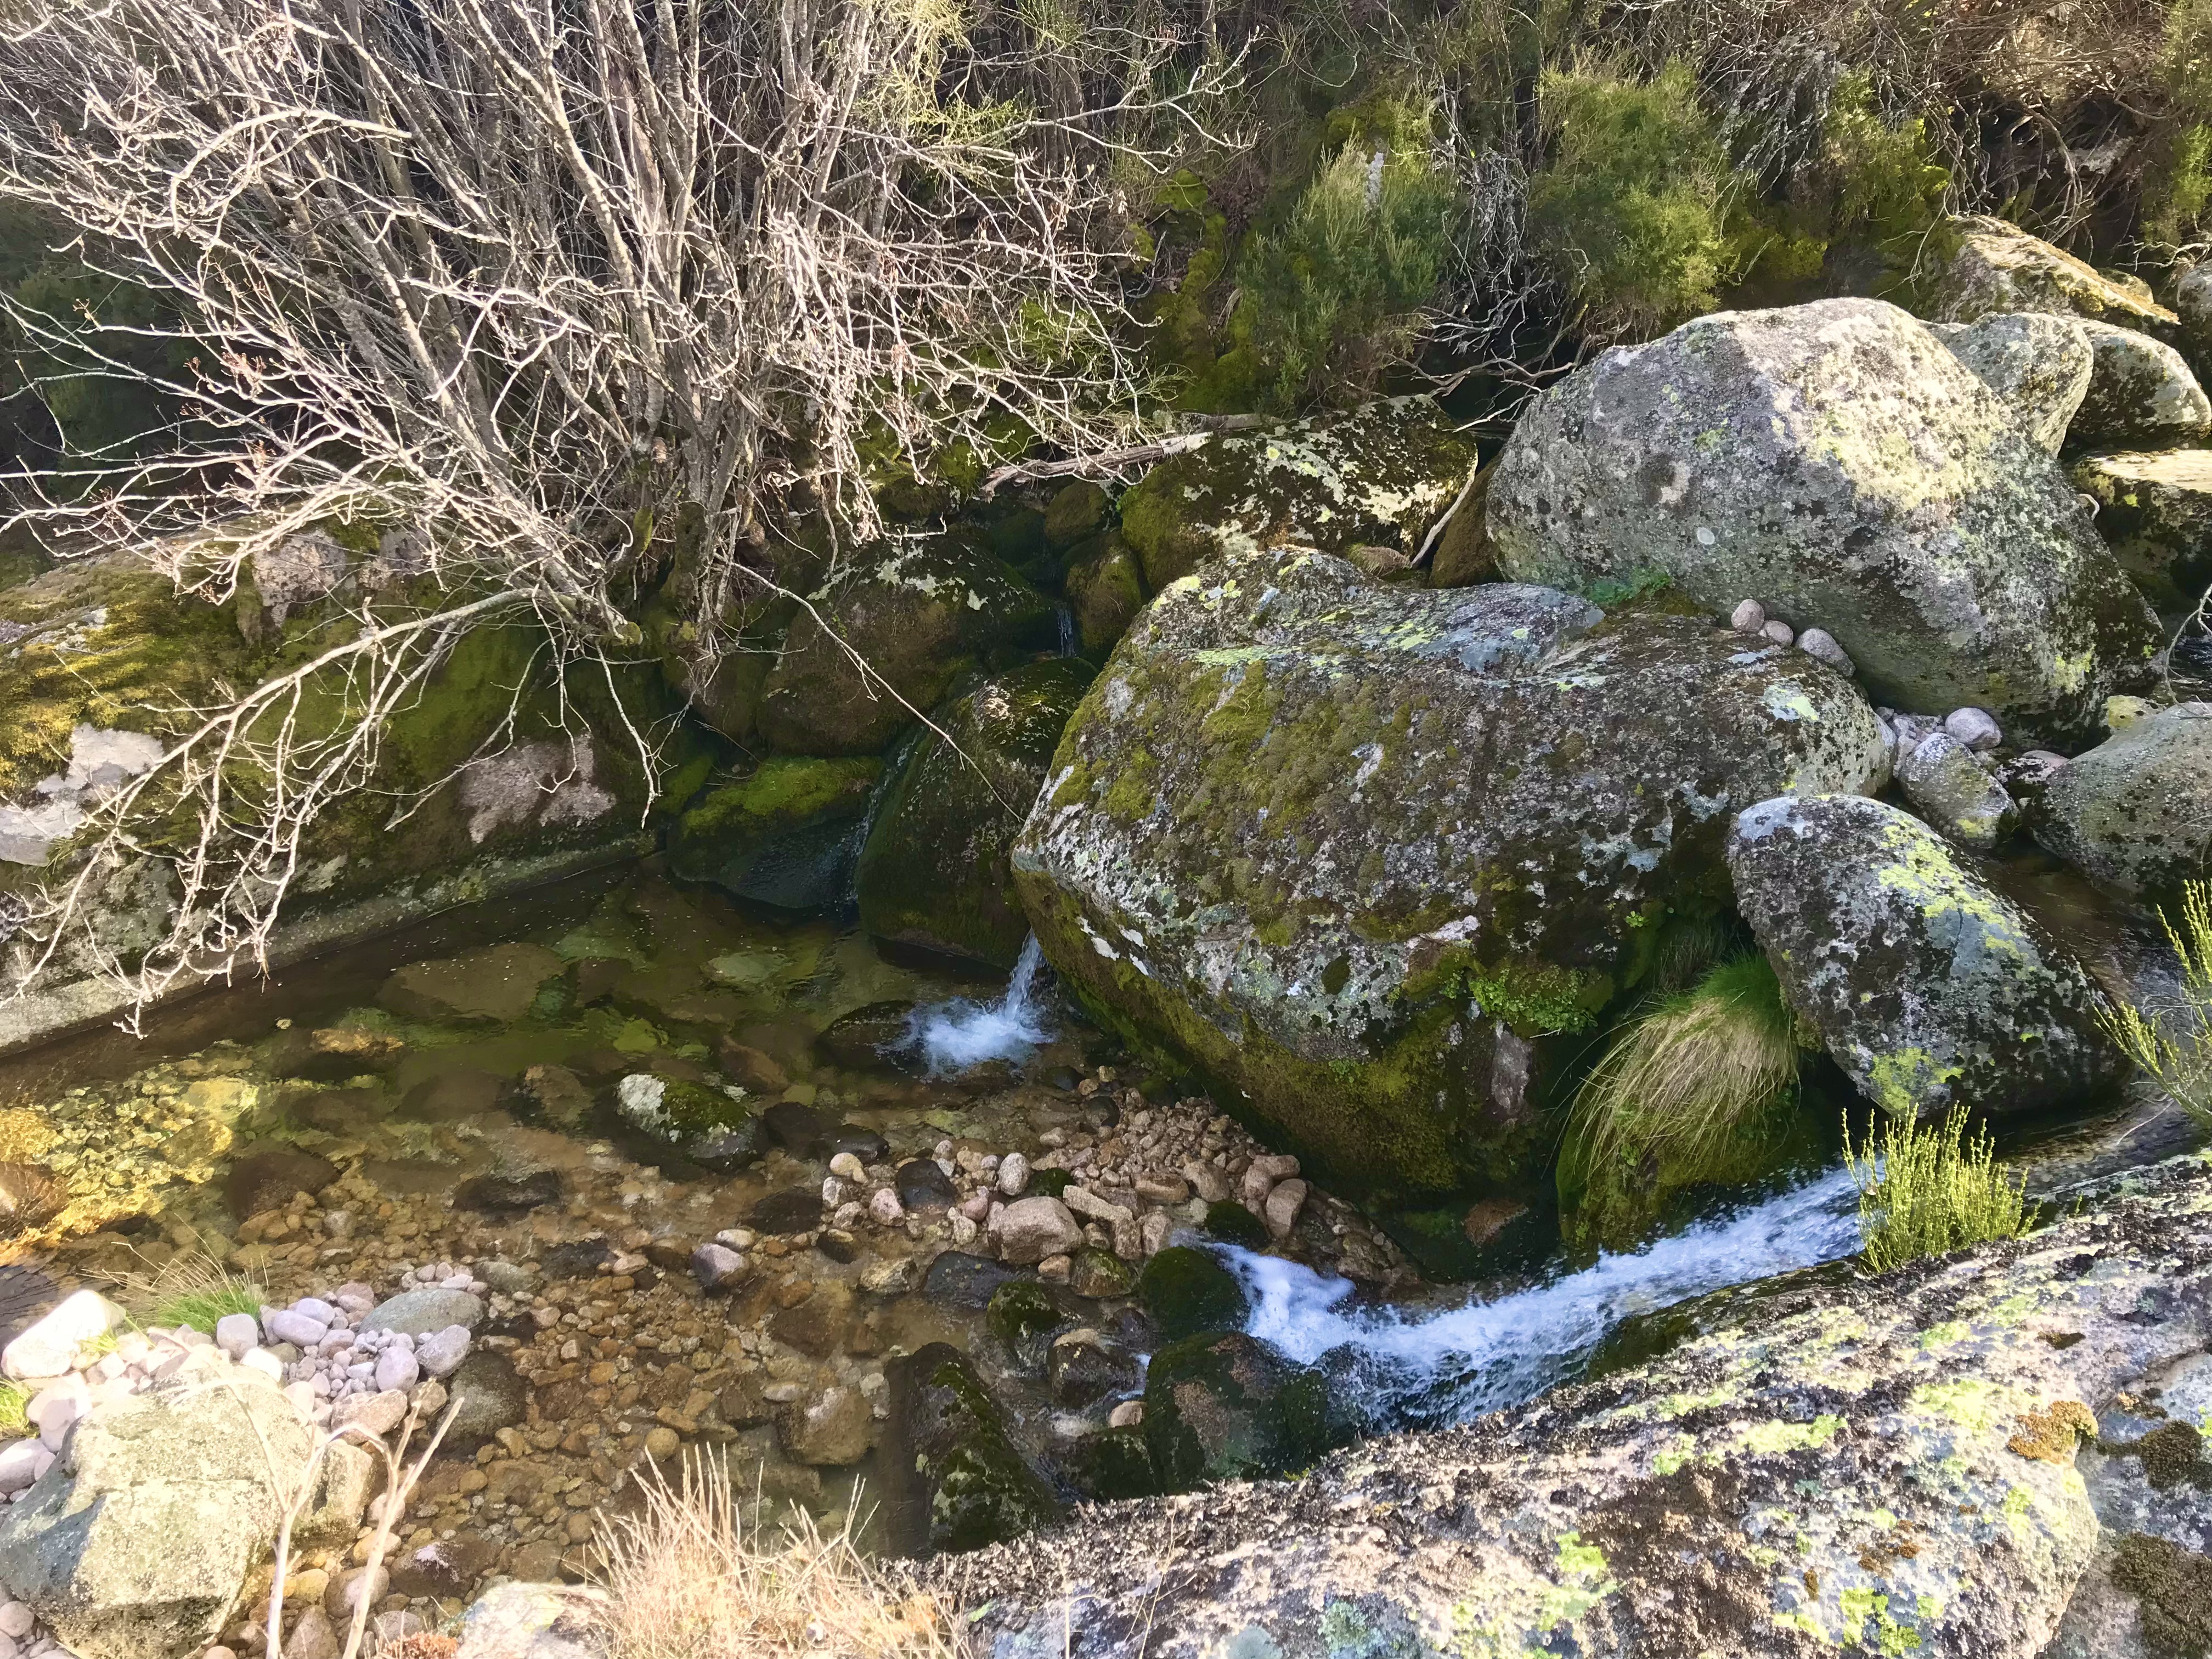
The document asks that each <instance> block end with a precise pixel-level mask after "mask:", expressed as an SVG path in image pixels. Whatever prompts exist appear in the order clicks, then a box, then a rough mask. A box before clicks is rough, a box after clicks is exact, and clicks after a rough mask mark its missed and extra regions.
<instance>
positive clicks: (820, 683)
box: [759, 532, 1058, 755]
mask: <svg viewBox="0 0 2212 1659" xmlns="http://www.w3.org/2000/svg"><path fill="white" fill-rule="evenodd" d="M809 604H810V605H811V607H812V608H811V610H809V611H805V612H804V613H802V614H801V615H800V616H799V617H798V619H797V620H796V621H794V622H793V623H792V625H791V631H790V633H789V634H788V635H786V636H785V639H784V643H783V648H782V650H781V652H780V653H778V654H777V657H776V659H775V668H774V669H772V670H771V671H769V676H768V679H767V681H766V683H765V684H763V687H762V690H761V701H760V713H759V723H760V731H761V735H762V736H763V737H764V738H767V739H768V741H769V743H771V744H774V745H775V747H776V748H778V749H780V750H783V751H784V752H785V753H786V754H793V755H868V754H873V753H875V752H876V751H878V750H881V749H882V748H884V746H885V745H886V744H889V743H890V741H891V739H892V738H896V737H897V736H898V735H899V733H901V732H904V731H906V730H908V728H909V727H911V726H914V725H915V723H916V722H917V721H918V720H919V719H920V714H921V711H926V710H927V709H928V708H932V707H933V706H934V705H935V704H936V703H937V702H938V701H939V699H941V698H942V697H943V696H945V693H946V691H948V690H951V685H952V683H953V681H954V680H955V679H957V678H959V676H960V675H961V674H962V673H963V672H965V671H970V670H972V669H975V668H976V667H979V666H987V665H994V664H992V663H991V662H990V660H989V659H990V658H991V656H992V653H994V652H999V651H1005V650H1016V649H1020V648H1023V647H1031V648H1037V649H1043V648H1047V647H1050V646H1051V645H1052V643H1053V641H1054V635H1056V633H1057V631H1058V623H1057V619H1056V618H1055V617H1054V613H1053V609H1052V606H1051V605H1050V604H1049V603H1048V601H1047V600H1046V599H1044V598H1043V596H1042V595H1041V594H1039V593H1038V592H1037V591H1036V589H1035V588H1033V587H1031V586H1030V585H1029V584H1028V583H1027V582H1025V581H1024V580H1022V579H1021V578H1020V577H1019V576H1018V575H1016V574H1014V573H1013V571H1012V570H1011V569H1009V568H1007V567H1006V565H1005V564H1003V563H1001V562H1000V561H999V560H998V559H996V558H994V557H993V556H991V555H990V554H989V553H987V552H985V551H983V550H981V549H978V548H975V547H971V546H969V544H967V543H966V542H965V541H964V540H963V538H961V537H959V536H957V535H955V534H953V533H951V532H945V533H943V534H938V535H928V536H912V537H905V538H900V539H897V540H895V541H892V542H889V543H885V544H880V545H878V546H875V547H872V548H868V549H865V550H862V551H860V553H858V554H856V555H854V556H853V558H852V560H851V561H850V562H849V563H848V564H847V565H846V566H845V568H843V569H842V570H841V571H838V572H836V573H835V574H832V575H831V577H830V579H829V582H828V583H827V584H826V585H825V586H823V588H822V589H821V590H820V591H819V592H816V593H815V594H814V595H813V596H812V598H811V599H810V601H809ZM855 655H858V656H859V657H860V659H862V660H864V661H865V662H866V664H867V665H868V666H867V670H866V671H865V672H864V671H862V670H861V669H860V666H859V665H857V664H855V663H854V656H855Z"/></svg>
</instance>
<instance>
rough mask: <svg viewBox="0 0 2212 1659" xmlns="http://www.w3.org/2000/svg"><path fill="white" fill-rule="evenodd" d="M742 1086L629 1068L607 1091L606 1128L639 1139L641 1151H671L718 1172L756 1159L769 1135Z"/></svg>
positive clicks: (732, 1170)
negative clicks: (734, 1087)
mask: <svg viewBox="0 0 2212 1659" xmlns="http://www.w3.org/2000/svg"><path fill="white" fill-rule="evenodd" d="M743 1093H744V1091H742V1090H729V1091H725V1090H722V1089H718V1088H715V1087H714V1086H712V1085H708V1084H704V1083H693V1082H691V1081H690V1080H689V1079H684V1078H676V1077H659V1076H656V1075H654V1074H653V1073H651V1072H633V1073H630V1075H629V1076H628V1077H625V1078H623V1079H621V1080H620V1081H619V1082H617V1083H616V1084H615V1085H614V1086H613V1087H612V1088H611V1090H610V1091H608V1094H607V1097H606V1112H607V1116H608V1119H609V1127H611V1128H612V1129H613V1130H614V1131H615V1132H616V1133H618V1134H621V1135H623V1136H624V1138H626V1139H631V1140H634V1141H640V1142H642V1143H644V1147H645V1151H646V1155H647V1156H651V1155H652V1154H653V1152H665V1153H671V1154H673V1155H674V1156H676V1157H678V1158H682V1159H684V1161H686V1162H687V1163H691V1164H699V1165H701V1166H702V1168H705V1169H708V1170H714V1171H715V1172H716V1173H717V1174H719V1175H733V1174H735V1173H736V1172H737V1171H738V1170H742V1169H744V1168H745V1167H746V1166H747V1165H749V1164H757V1163H758V1162H759V1161H760V1159H761V1158H762V1156H763V1154H764V1153H766V1152H767V1151H768V1149H769V1139H768V1136H767V1133H766V1132H765V1130H764V1129H763V1126H762V1123H761V1120H760V1118H759V1117H758V1115H757V1114H756V1111H755V1109H754V1107H753V1106H752V1105H751V1104H750V1103H747V1102H746V1101H744V1099H742V1098H740V1097H741V1096H742V1095H743Z"/></svg>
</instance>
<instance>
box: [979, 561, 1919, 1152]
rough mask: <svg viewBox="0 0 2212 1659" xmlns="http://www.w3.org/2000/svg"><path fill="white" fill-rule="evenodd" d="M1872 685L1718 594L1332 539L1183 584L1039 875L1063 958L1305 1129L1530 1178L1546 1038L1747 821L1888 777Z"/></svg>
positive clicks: (1588, 1007)
mask: <svg viewBox="0 0 2212 1659" xmlns="http://www.w3.org/2000/svg"><path fill="white" fill-rule="evenodd" d="M1886 775H1887V750H1886V749H1885V747H1884V744H1883V741H1882V738H1881V730H1880V727H1879V726H1878V724H1877V722H1876V721H1875V718H1874V714H1873V712H1872V710H1871V709H1870V708H1869V707H1868V706H1867V703H1866V701H1865V699H1864V698H1863V696H1862V695H1861V694H1860V693H1859V691H1858V690H1857V688H1856V687H1855V686H1854V685H1853V684H1852V683H1851V682H1850V681H1849V680H1846V679H1844V678H1842V677H1841V676H1839V675H1838V674H1836V673H1835V672H1834V671H1832V670H1830V669H1828V668H1826V667H1824V666H1823V665H1820V663H1819V662H1817V661H1815V660H1814V659H1812V658H1811V657H1808V656H1806V655H1804V654H1803V653H1800V652H1796V651H1789V650H1784V649H1783V648H1781V647H1775V646H1772V645H1771V644H1767V643H1765V642H1764V641H1761V642H1760V643H1759V647H1757V648H1753V647H1749V646H1747V644H1746V642H1745V641H1744V640H1743V639H1742V637H1741V635H1733V634H1730V633H1729V632H1728V631H1726V630H1725V629H1719V628H1716V627H1714V626H1713V625H1711V623H1708V622H1707V621H1705V619H1704V618H1701V617H1679V616H1673V615H1665V614H1657V613H1656V612H1645V613H1642V614H1626V615H1622V616H1620V617H1615V618H1611V619H1607V617H1604V616H1603V614H1602V613H1601V612H1600V611H1599V610H1598V609H1597V608H1596V607H1595V606H1594V605H1590V604H1589V603H1588V602H1586V601H1584V600H1582V599H1574V598H1571V597H1570V596H1568V595H1566V594H1564V593H1560V592H1556V591H1554V590H1552V589H1549V588H1541V587H1530V586H1516V585H1510V584H1494V585H1490V586H1479V587H1473V588H1455V589H1451V590H1449V591H1425V590H1410V589H1404V588H1390V587H1383V586H1376V585H1374V584H1373V583H1371V582H1370V580H1368V579H1367V578H1365V577H1364V576H1363V575H1362V574H1360V573H1359V572H1358V570H1356V569H1355V568H1353V567H1352V566H1351V565H1350V564H1348V563H1346V562H1344V561H1342V560H1340V559H1335V558H1331V557H1329V556H1326V555H1322V554H1315V553H1278V554H1250V555H1244V556H1237V557H1232V558H1230V559H1227V560H1225V561H1224V562H1220V563H1219V564H1218V565H1216V566H1214V567H1212V568H1209V569H1208V570H1207V571H1206V572H1204V573H1201V574H1200V575H1198V576H1194V577H1188V578H1186V579H1184V580H1182V581H1179V582H1177V583H1176V584H1174V585H1173V586H1170V588H1168V590H1167V591H1166V592H1163V593H1162V594H1161V595H1160V596H1159V598H1158V599H1155V600H1154V601H1153V603H1152V607H1151V608H1150V609H1149V610H1148V611H1146V613H1145V615H1144V617H1142V618H1141V619H1140V620H1139V623H1137V625H1136V627H1135V628H1133V629H1131V630H1130V632H1129V634H1128V635H1127V637H1126V638H1125V639H1124V640H1123V641H1122V642H1121V646H1120V647H1119V648H1118V649H1117V650H1116V651H1115V654H1114V657H1113V659H1112V660H1111V661H1110V662H1109V664H1108V665H1107V667H1106V669H1105V670H1104V671H1103V672H1102V673H1101V675H1100V677H1099V678H1098V680H1097V684H1094V685H1093V686H1092V688H1091V691H1090V693H1089V695H1088V696H1085V699H1084V702H1083V704H1082V706H1081V707H1080V708H1079V709H1078V710H1077V711H1076V714H1075V716H1074V718H1073V720H1071V721H1070V722H1069V725H1068V728H1067V732H1066V736H1065V737H1064V738H1062V739H1061V743H1060V750H1059V752H1058V754H1057V755H1055V756H1054V760H1053V772H1052V775H1051V777H1050V778H1049V779H1048V781H1047V783H1046V787H1045V788H1044V790H1043V792H1042V793H1041V794H1040V795H1039V796H1038V798H1037V801H1036V806H1035V808H1034V809H1033V810H1032V811H1031V812H1030V817H1029V821H1028V823H1026V824H1025V825H1024V828H1023V831H1022V835H1021V838H1020V840H1019V841H1018V842H1017V843H1016V845H1015V850H1014V857H1013V866H1014V878H1015V882H1016V884H1017V885H1018V886H1019V888H1020V889H1021V893H1022V897H1023V901H1024V905H1025V906H1026V908H1028V911H1029V914H1030V921H1031V922H1032V924H1033V925H1034V926H1035V927H1036V933H1037V936H1038V938H1039V939H1040V940H1041V941H1042V945H1043V947H1044V951H1045V955H1046V957H1048V960H1049V961H1050V962H1051V963H1052V964H1053V966H1054V968H1056V969H1058V970H1059V971H1060V975H1061V976H1062V978H1063V980H1064V981H1066V982H1067V983H1070V984H1072V985H1073V986H1074V987H1076V988H1077V990H1078V991H1079V994H1082V995H1083V996H1085V997H1086V998H1087V999H1088V1000H1090V1001H1091V1004H1092V1005H1093V1006H1094V1007H1096V1008H1097V1010H1098V1011H1100V1012H1101V1013H1102V1015H1103V1017H1104V1018H1108V1019H1109V1020H1111V1021H1113V1022H1115V1023H1116V1024H1120V1025H1121V1026H1122V1027H1123V1028H1124V1029H1125V1030H1128V1031H1130V1032H1131V1033H1132V1034H1133V1035H1135V1036H1139V1038H1141V1039H1145V1040H1148V1041H1152V1042H1159V1043H1164V1044H1165V1045H1166V1046H1167V1047H1169V1048H1173V1049H1176V1050H1177V1051H1179V1052H1180V1053H1182V1054H1184V1055H1185V1056H1187V1057H1188V1059H1189V1060H1191V1061H1193V1062H1194V1063H1195V1064H1197V1065H1198V1066H1200V1067H1201V1068H1202V1069H1203V1070H1204V1071H1205V1072H1206V1073H1208V1074H1209V1075H1210V1077H1211V1078H1212V1079H1213V1080H1214V1082H1215V1084H1216V1085H1217V1086H1218V1087H1219V1088H1221V1089H1223V1090H1224V1091H1225V1092H1226V1094H1227V1096H1228V1097H1230V1098H1233V1099H1236V1100H1237V1101H1239V1102H1240V1103H1242V1105H1243V1108H1244V1109H1247V1110H1248V1111H1249V1112H1250V1113H1251V1114H1253V1115H1256V1116H1258V1117H1260V1118H1261V1119H1263V1120H1265V1121H1267V1122H1268V1123H1269V1124H1270V1125H1271V1126H1273V1132H1274V1133H1277V1134H1278V1135H1279V1136H1280V1137H1281V1138H1282V1139H1285V1141H1287V1142H1288V1143H1289V1144H1290V1145H1291V1146H1292V1147H1293V1148H1294V1149H1295V1150H1297V1152H1299V1153H1300V1154H1301V1155H1303V1156H1310V1157H1317V1158H1320V1159H1321V1160H1322V1163H1323V1164H1325V1165H1327V1166H1328V1168H1329V1169H1331V1170H1334V1171H1336V1172H1338V1173H1339V1174H1340V1176H1346V1177H1348V1178H1352V1179H1356V1180H1359V1181H1363V1182H1369V1183H1372V1184H1374V1185H1375V1186H1376V1187H1378V1188H1388V1189H1392V1190H1395V1191H1398V1192H1406V1191H1409V1190H1423V1189H1426V1190H1441V1189H1449V1188H1456V1187H1459V1186H1461V1185H1462V1184H1468V1183H1471V1182H1475V1181H1478V1180H1483V1179H1487V1180H1489V1181H1492V1182H1506V1183H1510V1182H1518V1181H1520V1180H1523V1179H1525V1178H1528V1177H1529V1176H1532V1175H1533V1174H1534V1172H1535V1170H1537V1168H1538V1167H1539V1166H1540V1165H1541V1163H1542V1161H1543V1159H1544V1158H1545V1157H1546V1156H1547V1148H1548V1145H1549V1135H1548V1132H1547V1129H1546V1128H1545V1127H1544V1124H1543V1121H1542V1116H1541V1105H1542V1102H1543V1097H1544V1085H1545V1082H1546V1079H1547V1066H1550V1064H1551V1063H1552V1059H1553V1054H1555V1053H1556V1052H1558V1051H1559V1048H1561V1047H1562V1046H1565V1047H1572V1046H1574V1045H1573V1044H1572V1043H1571V1042H1569V1043H1566V1044H1565V1045H1561V1044H1559V1043H1554V1042H1549V1041H1547V1040H1548V1039H1553V1038H1556V1037H1559V1036H1561V1034H1566V1033H1574V1032H1579V1031H1585V1030H1589V1028H1590V1027H1591V1026H1592V1025H1594V1024H1595V1023H1596V1021H1597V1019H1598V1018H1599V1015H1600V1012H1601V1010H1603V1009H1605V1008H1606V1007H1607V1005H1608V1004H1609V1003H1611V1002H1612V1001H1613V998H1614V997H1615V995H1616V994H1618V993H1619V992H1620V990H1621V989H1622V988H1623V987H1626V986H1627V985H1629V984H1630V983H1632V981H1635V980H1636V979H1637V977H1638V973H1639V971H1640V963H1642V962H1643V961H1644V959H1645V958H1646V957H1648V955H1649V953H1650V951H1651V950H1652V949H1653V948H1655V946H1656V941H1657V939H1658V936H1659V935H1660V933H1662V931H1663V930H1664V927H1665V925H1666V923H1667V922H1668V917H1669V915H1670V911H1672V910H1674V909H1682V910H1690V911H1694V910H1696V909H1698V908H1699V907H1701V906H1715V905H1721V904H1724V903H1725V902H1726V878H1725V876H1724V874H1723V870H1722V865H1721V857H1720V846H1721V841H1722V837H1723V833H1724V831H1725V828H1726V824H1727V822H1728V820H1729V818H1730V817H1733V815H1734V814H1735V812H1736V811H1740V810H1741V808H1742V807H1744V806H1746V805H1750V804H1751V803H1752V802H1753V801H1754V800H1758V799H1764V798H1765V797H1766V796H1767V795H1770V794H1772V793H1776V792H1777V791H1780V790H1789V789H1803V790H1828V789H1839V790H1850V789H1861V788H1870V787H1877V786H1878V785H1879V784H1880V783H1881V781H1883V780H1884V778H1885V777H1886Z"/></svg>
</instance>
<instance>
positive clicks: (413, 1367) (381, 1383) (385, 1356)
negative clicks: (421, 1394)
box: [369, 1347, 422, 1393]
mask: <svg viewBox="0 0 2212 1659" xmlns="http://www.w3.org/2000/svg"><path fill="white" fill-rule="evenodd" d="M369 1375H370V1378H371V1380H372V1381H373V1382H374V1383H375V1385H376V1388H377V1389H378V1391H379V1392H380V1393H384V1392H389V1391H390V1390H392V1389H401V1390H403V1391H404V1390H405V1389H411V1388H413V1387H414V1386H415V1384H416V1383H417V1382H418V1381H419V1380H420V1379H421V1377H422V1362H421V1361H420V1359H418V1358H416V1355H414V1354H413V1353H411V1352H409V1351H408V1350H407V1349H405V1348H397V1347H395V1348H386V1350H385V1351H384V1352H382V1353H380V1354H379V1355H377V1357H376V1365H375V1368H374V1370H372V1371H371V1372H370V1374H369Z"/></svg>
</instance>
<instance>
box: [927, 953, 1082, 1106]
mask: <svg viewBox="0 0 2212 1659" xmlns="http://www.w3.org/2000/svg"><path fill="white" fill-rule="evenodd" d="M1043 969H1044V952H1043V951H1042V949H1041V948H1039V946H1038V945H1037V941H1036V934H1035V933H1032V934H1030V936H1029V938H1028V939H1024V941H1023V942H1022V953H1021V956H1020V957H1019V959H1018V960H1017V961H1016V962H1015V963H1014V973H1013V977H1012V979H1011V980H1009V981H1007V983H1006V992H1005V994H1003V995H1001V996H1000V997H999V998H998V999H997V1000H994V1001H991V1002H977V1001H976V1000H974V999H973V998H971V997H955V998H953V999H952V1000H951V1001H950V1002H934V1003H931V1004H929V1005H928V1006H926V1007H921V1008H916V1009H915V1011H914V1012H913V1013H912V1014H910V1015H908V1017H907V1028H906V1039H905V1041H904V1042H902V1043H901V1044H900V1045H899V1047H900V1048H901V1050H902V1051H903V1052H905V1053H907V1054H916V1055H919V1056H920V1058H921V1062H922V1064H923V1065H924V1066H926V1067H927V1069H928V1072H929V1074H930V1075H931V1076H932V1077H945V1076H949V1075H951V1073H956V1072H964V1071H966V1070H968V1069H969V1067H970V1066H981V1065H982V1064H983V1063H984V1062H985V1061H987V1060H1024V1059H1026V1058H1027V1057H1028V1056H1029V1054H1030V1053H1031V1051H1033V1050H1034V1049H1035V1048H1036V1047H1037V1045H1038V1044H1040V1043H1042V1042H1049V1041H1050V1040H1051V1038H1052V1028H1051V1026H1050V1025H1049V1024H1048V1023H1047V1021H1046V1018H1045V1012H1044V1009H1043V1008H1042V1006H1041V1005H1040V1003H1039V1001H1038V999H1037V989H1038V986H1037V981H1038V978H1039V976H1040V975H1042V972H1043Z"/></svg>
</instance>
